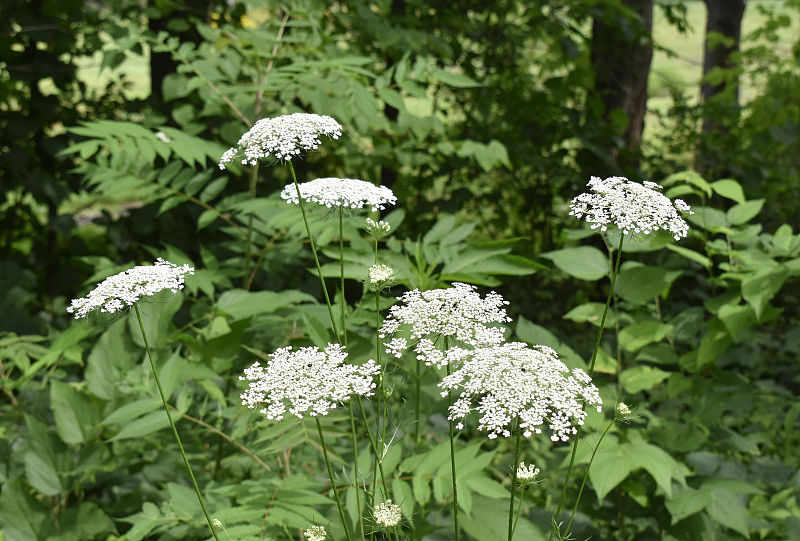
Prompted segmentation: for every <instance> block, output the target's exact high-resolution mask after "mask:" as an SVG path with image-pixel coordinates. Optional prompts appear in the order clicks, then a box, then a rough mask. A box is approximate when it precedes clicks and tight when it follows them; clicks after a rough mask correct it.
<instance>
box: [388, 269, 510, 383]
mask: <svg viewBox="0 0 800 541" xmlns="http://www.w3.org/2000/svg"><path fill="white" fill-rule="evenodd" d="M398 300H399V301H400V302H399V303H397V304H395V305H394V306H392V307H391V308H390V309H389V311H390V313H389V316H388V317H387V318H386V320H385V321H384V323H383V326H382V327H381V329H380V335H381V338H384V337H386V336H388V335H394V334H396V333H398V334H399V333H400V332H401V331H403V330H405V329H401V326H405V327H407V328H409V329H410V330H409V332H410V340H412V341H414V340H416V341H417V342H416V345H415V346H414V351H415V353H416V354H417V359H419V360H422V361H425V363H426V364H428V365H434V364H435V365H437V366H439V367H441V366H444V365H446V364H448V357H447V355H446V353H445V352H444V351H442V350H440V349H438V348H437V347H436V342H435V341H436V340H437V339H438V338H440V337H447V338H451V339H452V340H453V341H454V342H456V344H453V346H454V348H455V349H453V351H452V352H451V355H458V354H459V352H460V349H459V348H458V344H461V345H467V346H471V347H478V346H486V345H491V344H499V343H500V342H502V341H503V340H504V331H505V328H504V327H498V326H493V325H492V324H494V323H507V322H509V321H511V318H509V317H508V316H507V315H506V310H505V308H504V306H505V305H507V304H508V301H506V300H504V299H503V297H502V296H501V295H499V294H498V293H495V292H493V291H492V292H490V293H489V294H488V295H486V296H485V297H483V298H481V296H480V294H479V293H478V292H477V288H476V287H475V286H472V285H469V284H463V283H459V282H456V283H454V284H453V287H450V288H444V289H431V290H428V291H419V290H418V289H413V290H411V291H408V292H406V293H404V294H403V295H402V296H400V297H398ZM408 342H409V339H407V338H405V337H403V336H395V337H393V338H392V339H391V340H390V341H389V343H387V344H386V346H385V347H386V350H387V351H388V352H389V353H390V354H392V355H394V356H395V357H400V356H401V355H402V354H403V350H405V349H407V348H408V345H409V344H408ZM448 351H449V350H448Z"/></svg>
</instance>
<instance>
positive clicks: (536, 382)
mask: <svg viewBox="0 0 800 541" xmlns="http://www.w3.org/2000/svg"><path fill="white" fill-rule="evenodd" d="M463 359H464V360H463V361H462V364H461V367H460V368H459V369H458V370H456V371H455V372H453V373H452V374H451V375H449V376H446V377H445V378H444V379H443V380H442V382H441V383H440V384H439V387H441V388H442V389H444V391H443V392H442V393H441V394H442V396H447V394H448V392H449V391H457V392H458V391H460V393H461V394H460V396H459V397H458V399H457V400H456V401H455V402H454V403H453V405H452V406H451V407H450V412H449V416H448V418H449V419H450V420H452V421H457V422H458V423H457V425H456V426H457V428H459V429H461V428H463V426H464V425H463V419H464V418H465V417H466V416H467V415H468V414H469V413H470V412H471V411H472V410H473V409H475V410H476V411H477V412H478V413H480V414H481V417H480V419H479V424H478V430H484V429H485V430H487V431H488V432H489V438H490V439H493V438H496V437H497V436H498V435H503V436H506V437H508V436H510V435H511V432H510V428H511V423H512V421H513V420H514V419H516V418H519V428H520V429H521V430H522V433H523V435H524V436H525V437H526V438H527V437H530V436H531V435H532V434H534V433H536V434H541V432H542V429H541V428H540V427H541V426H542V425H544V424H547V425H548V428H549V429H550V432H551V436H550V439H551V440H553V441H559V440H561V441H567V440H568V439H569V437H570V435H572V434H575V433H576V432H577V430H576V428H575V426H574V424H576V425H581V424H583V422H584V419H585V418H586V412H585V411H584V410H583V406H582V402H583V403H586V404H588V405H593V406H596V407H597V410H598V411H600V410H601V408H600V404H601V403H602V401H601V399H600V395H599V393H598V390H597V387H595V386H594V385H593V384H592V380H591V378H590V377H589V375H588V374H587V373H586V372H584V371H583V370H581V369H580V368H575V369H573V370H572V373H571V374H570V372H569V369H568V368H567V366H566V365H565V364H564V363H562V362H561V361H560V360H559V359H558V355H557V354H556V352H555V351H553V350H552V349H551V348H549V347H547V346H533V347H532V348H531V347H528V346H527V345H526V344H523V343H521V342H510V343H505V344H502V345H495V346H490V347H483V348H477V349H474V350H471V351H467V352H465V353H464V355H463ZM473 402H477V404H474V405H473Z"/></svg>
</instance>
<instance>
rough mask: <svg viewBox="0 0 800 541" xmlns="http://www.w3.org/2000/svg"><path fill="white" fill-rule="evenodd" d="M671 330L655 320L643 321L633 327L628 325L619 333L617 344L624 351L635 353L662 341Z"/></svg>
mask: <svg viewBox="0 0 800 541" xmlns="http://www.w3.org/2000/svg"><path fill="white" fill-rule="evenodd" d="M670 330H672V325H666V324H664V323H661V322H660V321H656V320H645V321H640V322H638V323H634V324H633V325H628V326H627V327H625V328H624V329H622V330H621V331H620V332H619V344H620V346H622V349H624V350H626V351H631V352H633V351H636V350H638V349H641V348H643V347H644V346H646V345H647V344H650V343H652V342H658V341H660V340H662V339H663V338H664V337H665V336H666V335H667V333H668V332H669V331H670Z"/></svg>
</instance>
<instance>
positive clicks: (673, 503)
mask: <svg viewBox="0 0 800 541" xmlns="http://www.w3.org/2000/svg"><path fill="white" fill-rule="evenodd" d="M709 503H711V497H710V494H709V492H708V491H707V490H695V489H693V488H691V487H680V488H677V489H675V490H673V491H672V497H671V498H669V499H667V501H666V506H667V510H668V511H669V514H670V516H671V517H672V522H671V524H675V523H676V522H679V521H681V520H683V519H685V518H686V517H688V516H690V515H694V514H695V513H699V512H700V511H702V510H703V509H705V508H706V506H707V505H708V504H709Z"/></svg>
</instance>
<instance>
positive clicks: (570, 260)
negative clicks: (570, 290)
mask: <svg viewBox="0 0 800 541" xmlns="http://www.w3.org/2000/svg"><path fill="white" fill-rule="evenodd" d="M540 255H541V257H544V258H546V259H549V260H551V261H552V262H553V263H554V264H555V266H556V267H558V268H559V269H561V270H562V271H564V272H566V273H567V274H569V275H570V276H573V277H575V278H578V279H580V280H587V281H595V280H599V279H601V278H603V277H604V276H606V275H608V273H609V265H608V258H607V257H606V256H605V255H603V252H601V251H600V250H598V249H597V248H594V247H592V246H579V247H577V248H563V249H561V250H556V251H553V252H547V253H544V254H540Z"/></svg>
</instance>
